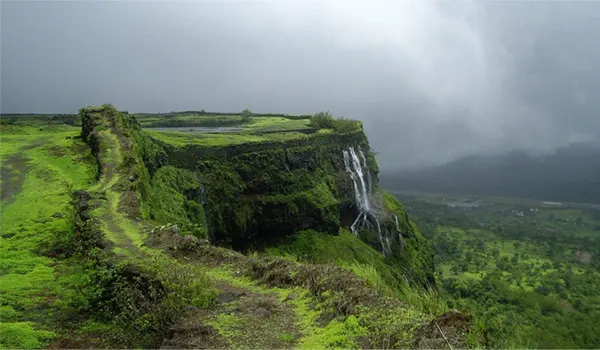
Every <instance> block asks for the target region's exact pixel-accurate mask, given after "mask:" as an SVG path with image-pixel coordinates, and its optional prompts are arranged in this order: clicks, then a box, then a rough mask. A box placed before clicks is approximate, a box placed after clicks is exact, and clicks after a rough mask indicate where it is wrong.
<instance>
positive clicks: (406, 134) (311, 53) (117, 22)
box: [0, 1, 600, 169]
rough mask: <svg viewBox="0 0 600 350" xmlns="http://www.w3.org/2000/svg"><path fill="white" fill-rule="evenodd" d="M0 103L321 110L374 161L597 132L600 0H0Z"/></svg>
mask: <svg viewBox="0 0 600 350" xmlns="http://www.w3.org/2000/svg"><path fill="white" fill-rule="evenodd" d="M0 12H1V22H0V23H1V26H2V28H1V29H2V30H1V61H0V63H1V102H0V103H1V105H0V107H1V109H2V112H3V113H9V112H74V111H76V110H77V108H79V107H81V106H82V105H92V104H101V103H105V102H111V103H113V104H115V105H116V106H118V107H119V108H121V109H127V110H129V111H156V112H160V111H170V110H182V109H206V110H215V111H239V110H242V109H244V108H250V109H251V110H254V111H277V112H286V113H312V112H316V111H320V110H330V111H332V112H333V113H334V114H335V115H340V116H346V117H354V118H358V119H361V120H363V121H364V122H365V128H366V130H367V133H368V135H369V138H370V141H371V144H372V146H373V147H374V149H375V150H376V151H377V152H378V153H379V154H378V157H379V160H380V163H381V166H382V168H383V169H400V168H407V167H413V166H419V165H425V164H432V163H439V162H443V161H447V160H450V159H452V158H455V157H458V156H461V155H464V154H470V153H482V152H501V151H505V150H510V149H516V148H527V149H530V150H535V151H545V150H550V149H552V148H554V147H557V146H561V145H564V144H565V143H567V142H569V141H570V140H573V139H586V138H589V137H594V136H595V137H596V138H600V118H599V116H598V110H600V102H599V101H600V98H599V97H600V96H599V95H600V74H599V73H598V68H597V62H600V45H598V44H597V43H596V42H597V39H596V38H595V36H596V33H600V3H593V2H577V3H575V2H561V3H558V2H466V1H460V2H427V1H400V2H374V1H368V2H335V1H331V2H248V1H245V2H186V3H172V2H145V3H144V2H2V4H1V11H0Z"/></svg>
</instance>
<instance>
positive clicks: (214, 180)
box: [80, 106, 468, 347]
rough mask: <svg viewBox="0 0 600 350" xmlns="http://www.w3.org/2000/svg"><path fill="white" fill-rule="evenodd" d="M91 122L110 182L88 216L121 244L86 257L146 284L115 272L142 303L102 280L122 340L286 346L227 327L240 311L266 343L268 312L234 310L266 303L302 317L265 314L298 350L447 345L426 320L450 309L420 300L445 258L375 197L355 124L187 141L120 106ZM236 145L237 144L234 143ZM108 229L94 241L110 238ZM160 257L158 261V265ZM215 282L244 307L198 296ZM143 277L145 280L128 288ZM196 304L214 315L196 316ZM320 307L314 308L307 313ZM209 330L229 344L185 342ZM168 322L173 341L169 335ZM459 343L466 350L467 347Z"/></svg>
mask: <svg viewBox="0 0 600 350" xmlns="http://www.w3.org/2000/svg"><path fill="white" fill-rule="evenodd" d="M80 115H81V118H82V138H83V139H84V140H85V141H86V142H87V143H88V144H89V145H90V148H91V150H92V153H93V154H94V155H95V157H96V159H97V163H98V174H99V176H98V181H99V183H98V185H96V186H94V187H93V191H91V192H90V194H89V198H90V199H89V202H90V203H94V204H93V206H94V208H97V209H93V210H92V211H90V212H89V213H87V212H86V216H89V217H92V218H98V219H99V220H100V221H101V222H102V221H103V222H104V224H102V223H101V224H100V225H99V226H98V227H99V229H100V230H101V231H103V234H104V237H106V238H105V239H107V240H109V241H110V244H100V243H94V244H87V245H86V246H90V247H93V246H96V247H101V248H102V247H104V248H102V249H103V250H104V251H111V252H112V253H111V254H110V255H109V258H108V260H106V258H101V259H100V261H115V260H117V261H118V260H121V261H124V262H127V266H133V271H132V270H131V268H129V267H128V268H126V269H125V270H123V268H118V269H117V270H116V272H111V273H110V275H111V276H114V275H115V274H116V276H117V278H118V279H117V280H123V279H124V282H120V285H124V286H125V287H121V288H125V291H127V293H131V294H132V295H140V296H141V298H142V300H139V301H138V299H136V298H138V297H136V298H134V299H133V301H131V300H130V299H128V298H130V297H129V296H127V297H126V298H125V299H124V300H122V299H121V298H122V297H121V296H120V294H119V293H121V292H119V291H118V290H117V291H116V292H115V291H114V290H113V288H112V287H111V286H112V283H113V282H110V281H108V282H107V281H106V280H105V279H104V277H103V279H102V280H100V281H99V282H94V281H95V280H94V279H91V281H92V282H93V283H94V285H98V283H100V286H101V288H103V289H102V290H104V291H103V292H102V293H100V295H109V296H111V295H113V294H114V293H117V295H116V296H112V297H110V298H112V299H110V298H109V299H110V300H117V301H116V305H115V306H112V308H113V309H111V310H113V311H111V315H112V316H111V317H117V318H118V319H120V320H125V321H123V322H124V323H123V324H122V325H121V326H120V327H121V328H123V330H126V333H127V334H128V336H130V337H131V340H130V341H131V342H133V343H135V344H146V346H152V344H156V343H155V342H156V341H157V340H156V339H158V338H157V337H160V336H163V337H164V336H167V338H168V339H169V341H168V342H167V343H164V345H168V346H180V347H181V346H192V345H193V346H197V345H198V344H196V343H195V342H197V341H199V339H203V340H202V341H203V342H204V344H209V345H212V346H215V347H219V346H221V347H222V346H226V344H229V345H232V346H233V345H235V344H238V345H240V346H251V345H252V346H267V347H282V346H284V345H286V344H285V343H282V341H281V339H279V340H277V341H276V340H273V341H274V342H273V343H270V344H262V343H261V344H258V343H255V341H256V340H257V339H250V338H243V339H240V338H237V337H235V336H234V337H229V336H228V334H230V332H229V331H228V330H227V329H226V328H227V327H229V325H225V324H222V322H223V320H222V319H221V317H222V316H223V315H232V314H231V312H234V314H236V315H238V314H237V313H240V312H241V314H239V315H238V316H236V317H239V319H238V321H236V324H246V321H248V322H249V323H248V325H247V326H244V328H243V329H242V330H237V331H236V332H242V333H241V334H249V333H248V332H250V333H251V332H254V331H253V330H250V328H252V326H251V325H250V324H252V322H250V321H249V320H250V319H251V318H254V317H256V314H255V311H256V306H252V307H251V309H249V310H250V311H248V313H245V311H244V309H243V308H242V311H240V307H241V306H240V307H238V308H237V309H235V310H233V311H231V310H229V309H228V307H230V306H231V305H234V304H235V305H237V304H236V303H238V302H242V304H243V302H246V301H247V302H249V303H255V302H256V300H263V299H269V300H271V301H269V305H270V306H269V307H266V306H261V307H260V309H261V311H260V312H261V314H264V315H283V314H289V315H290V317H291V318H289V319H281V320H280V321H277V320H278V317H280V316H273V317H270V318H269V317H268V316H265V317H268V322H271V323H269V324H271V325H272V326H273V327H279V326H280V323H281V325H283V326H286V327H287V326H289V327H290V329H296V332H297V333H298V334H300V336H294V337H292V343H297V344H300V345H302V346H308V347H311V346H317V345H318V346H338V347H339V346H342V347H354V346H357V344H358V343H357V342H360V337H361V334H362V336H363V337H364V340H365V341H366V342H367V343H365V344H364V345H361V346H366V347H381V346H385V343H386V342H387V341H393V343H394V344H395V346H398V347H408V346H417V347H419V346H428V345H429V346H431V345H432V344H437V345H436V346H440V344H443V343H439V342H440V341H442V339H443V338H442V337H440V335H439V334H432V331H433V333H435V329H434V328H432V327H433V324H432V323H431V324H429V325H428V324H427V323H428V322H429V321H430V320H431V319H432V317H433V316H435V315H439V313H441V312H442V311H444V309H445V306H442V305H443V303H442V302H441V301H439V299H437V298H436V297H433V296H434V295H435V292H434V291H425V290H424V289H423V287H426V288H428V287H431V286H432V285H434V280H433V277H432V276H433V252H432V250H431V248H430V246H429V244H428V242H427V241H425V240H424V239H423V237H422V236H421V234H420V233H419V231H418V230H417V228H416V227H415V226H414V225H413V224H412V223H411V222H410V220H409V218H408V217H407V215H406V213H405V211H404V208H403V207H402V205H401V203H399V202H398V201H397V200H396V199H395V198H394V197H393V196H391V195H389V194H388V193H387V192H385V191H384V190H383V189H381V188H380V187H379V186H378V176H377V175H378V174H377V171H378V170H377V163H376V161H375V158H374V156H373V154H372V152H371V151H370V148H369V144H368V140H367V138H366V136H365V134H364V132H363V130H362V127H361V126H360V123H354V122H351V123H352V125H355V126H356V127H353V128H352V130H348V129H346V130H345V131H343V132H340V131H339V130H315V131H313V132H310V133H308V132H307V133H294V132H292V133H287V132H286V133H283V134H285V135H271V134H269V135H268V136H264V135H256V134H255V133H244V132H243V131H242V132H239V133H236V134H232V135H228V136H222V135H221V136H217V135H204V134H202V135H197V136H190V135H184V136H182V135H183V134H172V135H167V134H162V133H161V132H160V131H159V132H156V131H152V132H148V131H145V130H143V129H142V128H141V126H140V123H139V122H138V121H137V120H136V117H135V116H132V115H129V114H127V113H119V112H117V111H116V110H115V109H114V108H113V107H112V106H102V107H96V108H87V109H82V111H81V113H80ZM346 125H350V123H346ZM225 137H226V138H228V139H229V140H232V142H229V143H223V142H221V141H222V139H223V138H225ZM195 138H201V140H200V141H198V140H196V139H195ZM211 138H214V139H219V142H213V141H215V140H213V139H211ZM182 139H184V140H186V141H185V142H181V140H182ZM86 205H87V204H86ZM86 210H87V209H86ZM81 226H82V227H85V225H81ZM151 226H154V227H155V228H154V229H151V230H147V227H151ZM95 230H96V231H94V235H93V237H94V239H99V238H98V237H100V236H101V235H99V234H98V232H97V229H95ZM202 241H209V242H210V243H211V244H210V245H209V246H206V245H203V243H201V242H202ZM92 243H93V242H92ZM215 246H223V247H227V248H233V249H234V250H237V251H240V252H244V253H252V254H251V256H254V257H247V256H245V255H242V254H239V253H234V252H233V251H231V250H228V249H222V248H217V247H215ZM91 251H92V252H93V251H94V250H93V249H92V250H91ZM257 252H258V253H257ZM112 254H116V255H117V256H116V257H114V256H113V257H110V256H112ZM256 254H258V258H256V256H257V255H256ZM94 256H96V255H94ZM273 256H282V257H284V259H282V258H280V257H273ZM95 259H98V258H97V257H96V258H95ZM149 259H150V260H151V261H153V263H152V264H150V265H148V266H146V264H147V263H148V261H149ZM157 259H158V263H157V262H156V260H157ZM289 260H292V262H290V261H289ZM111 264H112V262H111V263H109V268H110V269H114V268H113V267H111V266H112V265H111ZM313 264H326V265H313ZM122 265H123V263H121V264H120V265H119V266H122ZM335 265H337V266H335ZM182 269H183V270H182ZM95 270H97V268H96V269H95ZM188 270H189V271H188ZM207 273H208V274H209V275H210V280H212V281H213V282H212V283H216V284H215V285H214V287H212V288H214V290H216V291H217V292H216V293H221V294H223V293H226V294H227V293H233V292H234V294H235V293H238V294H239V295H238V294H236V295H237V296H236V297H234V298H233V299H231V300H234V301H233V303H234V304H231V305H230V302H231V300H230V299H229V298H230V297H227V298H225V297H224V298H225V299H224V300H230V301H221V297H218V298H216V299H215V295H216V294H212V296H211V293H213V292H211V289H210V288H208V287H206V286H202V287H200V286H197V282H198V281H201V283H204V284H206V283H208V282H206V277H205V275H206V274H207ZM119 276H120V277H119ZM131 276H133V277H131ZM182 276H183V277H182ZM185 276H188V277H185ZM247 277H249V278H251V280H252V281H253V282H249V281H247V280H246V279H244V278H247ZM111 278H114V277H111ZM181 278H184V280H181ZM185 278H190V279H189V280H187V279H185ZM140 279H141V280H142V281H145V280H148V282H144V283H143V284H142V285H139V282H135V283H133V282H130V281H139V280H140ZM173 280H175V282H173ZM150 281H154V282H150ZM190 281H196V282H190ZM148 283H154V284H156V285H157V287H156V288H158V290H159V291H160V293H159V294H158V297H156V296H155V297H153V299H150V300H148V297H147V296H145V294H144V293H147V292H148V291H145V289H144V288H145V287H143V285H145V284H148ZM249 283H250V284H249ZM265 285H266V287H265ZM273 287H276V288H284V289H283V290H279V291H277V290H275V291H274V290H272V289H270V288H273ZM139 288H142V289H139ZM207 288H208V289H207ZM263 288H268V289H266V290H264V289H263ZM130 289H133V291H130ZM200 291H201V292H200ZM232 291H233V292H232ZM290 291H293V293H291V294H290V295H295V294H296V293H300V294H299V296H298V300H297V301H290V304H289V305H287V304H286V305H287V306H286V305H284V304H282V301H281V300H284V299H285V300H284V301H289V300H296V299H295V298H296V297H290V296H289V295H288V296H281V298H279V297H277V298H275V299H273V297H272V296H271V295H272V293H274V292H276V293H281V292H285V293H289V292H290ZM198 293H200V294H199V295H198ZM221 294H219V295H221ZM95 295H98V292H96V293H95ZM127 295H130V294H127ZM240 295H250V297H247V298H241V299H240ZM286 295H287V294H286ZM173 298H175V299H173ZM248 298H249V299H248ZM289 298H292V299H289ZM246 299H248V300H246ZM102 300H104V299H102ZM119 300H122V301H119ZM169 300H170V301H169ZM401 300H405V302H407V303H408V304H403V301H401ZM426 300H427V301H426ZM165 301H168V302H167V304H165ZM102 302H104V301H102ZM111 303H113V304H114V303H115V302H111ZM122 303H125V304H126V305H125V307H124V306H123V305H121V304H122ZM214 303H216V304H217V305H220V306H217V307H216V308H215V307H214V305H215V304H214ZM190 304H191V305H202V307H203V308H207V307H208V309H206V311H193V310H196V309H193V308H192V309H190V306H189V305H190ZM309 304H310V305H316V307H317V309H316V310H315V311H310V312H309V311H308V309H307V305H309ZM111 305H112V304H111ZM186 305H187V306H186ZM165 308H166V309H165ZM265 308H266V309H267V311H266V312H265V311H264V310H263V309H265ZM375 309H376V310H378V311H376V312H375V311H373V310H375ZM186 310H187V311H186ZM190 310H192V311H190ZM132 313H133V315H132ZM176 314H177V315H180V316H179V317H176V318H174V316H173V315H176ZM182 315H183V316H182ZM158 316H160V317H159V318H157V317H158ZM214 317H216V318H214ZM247 317H248V320H246V318H247ZM260 317H263V316H260ZM451 317H454V316H451ZM141 320H146V321H144V324H139V321H141ZM174 320H178V321H176V322H175V325H173V322H174ZM190 320H191V321H190ZM199 320H202V322H204V323H203V324H204V325H205V326H206V324H208V325H210V327H213V328H210V327H209V328H210V329H211V330H207V332H209V333H210V334H213V335H215V336H216V337H217V338H218V339H219V340H218V341H217V340H216V339H217V338H215V339H213V338H212V336H211V338H210V339H206V336H207V335H206V334H204V333H202V334H196V335H194V336H193V337H192V338H189V337H188V335H189V333H186V332H187V331H185V330H186V329H188V328H186V327H190V326H189V324H188V322H194V324H196V325H195V326H193V327H194V329H200V328H198V327H199V326H197V322H199ZM318 320H321V321H318ZM317 321H318V322H317ZM120 322H121V321H120ZM320 322H321V323H320ZM460 322H461V323H460V326H459V327H458V328H456V327H454V326H453V325H452V324H450V325H449V326H448V328H447V329H446V332H454V331H453V330H456V329H459V328H460V329H461V330H460V332H464V331H465V329H466V328H465V327H467V326H468V322H466V321H465V322H463V321H460ZM169 325H171V326H172V327H175V328H174V329H172V331H169V333H164V332H165V327H166V326H169ZM203 327H204V326H203ZM206 327H208V326H206ZM223 327H225V328H223ZM298 327H299V328H298ZM455 328H456V329H455ZM144 330H146V331H144ZM283 331H284V330H282V332H283ZM120 332H121V333H123V332H124V331H120ZM256 332H259V330H257V331H256ZM261 332H262V330H261ZM331 332H332V333H331ZM340 332H341V333H340ZM419 332H425V333H426V335H423V334H421V333H419ZM457 332H458V331H457ZM460 332H458V333H455V339H454V340H453V343H454V344H455V345H456V344H458V345H462V346H464V334H463V335H461V334H462V333H460ZM267 333H268V332H267ZM267 333H265V334H264V336H265V337H266V338H269V339H270V338H271V337H272V335H269V334H267ZM425 333H424V334H425ZM186 334H187V335H186ZM134 335H135V336H134ZM223 337H224V338H223ZM331 337H333V338H331ZM336 339H337V340H336ZM423 341H425V342H423ZM429 341H433V343H431V342H429ZM119 344H121V345H123V344H129V343H126V342H125V343H123V342H121V343H119ZM194 344H195V345H194ZM368 344H370V345H368ZM419 344H420V345H419ZM129 345H131V344H129ZM288 345H289V344H288ZM388 345H389V344H388Z"/></svg>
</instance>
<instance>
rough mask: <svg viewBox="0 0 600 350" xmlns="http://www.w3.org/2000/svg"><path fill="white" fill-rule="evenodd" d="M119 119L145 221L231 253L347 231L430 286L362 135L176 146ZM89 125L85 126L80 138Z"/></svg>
mask: <svg viewBox="0 0 600 350" xmlns="http://www.w3.org/2000/svg"><path fill="white" fill-rule="evenodd" d="M120 118H121V120H122V122H120V127H122V128H124V129H126V130H124V132H123V134H124V135H128V138H129V139H131V142H133V147H132V150H133V151H132V154H131V155H125V157H131V159H132V160H131V162H132V163H136V164H137V166H134V167H132V169H136V170H135V172H134V173H132V174H131V179H132V186H133V187H135V188H136V190H137V192H138V193H139V197H140V199H141V207H142V213H144V215H145V216H147V217H148V218H149V219H151V220H153V221H155V222H157V223H167V222H170V223H178V224H180V225H182V226H183V228H184V230H186V229H187V230H190V231H191V232H192V233H194V234H196V235H201V236H204V237H206V238H209V239H210V240H211V241H212V242H213V243H216V244H224V245H227V246H231V247H232V248H234V249H237V250H247V249H260V248H262V247H266V246H273V245H277V244H278V242H280V241H281V240H282V239H284V238H286V237H290V236H294V235H295V234H297V233H298V232H300V231H302V230H307V229H312V230H315V231H318V232H321V233H322V234H330V235H337V234H339V232H340V231H341V230H342V229H347V230H350V229H352V232H353V234H354V235H355V236H356V237H357V238H360V239H361V240H363V241H364V242H366V243H368V244H369V245H371V246H372V247H373V248H374V249H375V250H377V251H379V252H380V253H381V254H383V255H385V258H386V261H388V262H389V264H392V265H394V266H397V267H398V268H399V269H400V270H402V274H400V275H401V276H403V278H404V279H405V280H408V281H411V282H415V283H418V284H427V283H433V252H432V250H431V248H430V246H429V244H428V242H426V241H425V240H424V239H423V237H422V236H421V234H420V233H419V232H418V230H417V229H416V227H415V226H414V225H413V224H412V223H411V222H410V220H409V219H408V217H407V215H406V213H405V212H404V209H403V207H402V205H401V204H400V203H399V202H398V201H397V200H396V199H395V198H393V197H392V196H390V195H389V194H387V193H386V192H385V191H383V190H382V189H380V188H379V185H378V176H377V175H378V168H377V163H376V161H375V158H374V156H373V154H372V152H371V151H370V148H369V144H368V140H367V137H366V135H365V134H364V132H363V131H362V129H359V130H356V131H354V132H349V133H344V134H339V133H316V134H314V135H310V136H308V137H306V138H300V139H294V140H288V141H277V142H261V143H244V144H239V145H227V146H200V145H185V146H178V145H172V144H166V143H164V142H162V141H159V140H156V139H153V138H151V137H149V136H147V135H146V133H144V132H143V131H142V129H141V128H140V126H139V124H138V123H137V122H136V121H135V118H134V117H132V116H129V115H126V114H123V115H121V117H120ZM93 122H94V121H92V120H88V121H86V120H84V121H83V125H84V128H83V131H84V132H83V133H84V134H85V130H86V127H85V125H87V124H93ZM86 136H87V135H84V137H86ZM352 153H354V154H352ZM353 156H356V159H355V161H354V162H353V159H351V158H349V157H353ZM356 161H358V163H357V162H356Z"/></svg>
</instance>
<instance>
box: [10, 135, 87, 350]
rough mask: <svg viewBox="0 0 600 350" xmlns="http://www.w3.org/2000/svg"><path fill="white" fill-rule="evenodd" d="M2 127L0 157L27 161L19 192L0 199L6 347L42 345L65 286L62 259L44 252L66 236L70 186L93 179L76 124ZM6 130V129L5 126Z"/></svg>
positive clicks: (80, 185)
mask: <svg viewBox="0 0 600 350" xmlns="http://www.w3.org/2000/svg"><path fill="white" fill-rule="evenodd" d="M6 131H7V130H6V129H5V128H3V133H2V138H1V141H0V142H1V143H2V147H0V157H2V159H6V158H7V157H10V156H11V155H15V154H20V155H21V156H22V157H24V158H25V159H26V161H27V163H26V166H27V171H26V173H25V178H24V181H23V184H22V187H21V191H20V192H19V193H17V194H16V196H15V197H14V198H12V199H10V200H9V201H3V202H2V203H0V209H1V213H0V221H1V222H2V236H1V238H0V255H1V256H2V259H1V260H0V267H1V271H2V274H1V275H0V307H2V310H3V312H2V313H3V314H4V316H3V317H2V324H1V326H0V327H2V331H1V332H0V333H2V335H3V336H2V337H0V339H3V340H1V341H0V343H1V344H2V346H5V347H40V346H42V345H43V344H44V342H45V341H46V340H48V339H50V338H51V337H52V333H49V332H47V331H44V330H43V329H44V328H46V327H48V323H49V322H50V321H51V320H50V318H51V313H50V312H49V311H46V312H43V311H42V312H41V313H40V310H50V309H51V308H52V307H53V306H54V305H55V302H56V300H57V298H59V297H60V294H61V290H62V288H63V286H62V285H61V275H60V274H58V273H57V270H68V269H63V268H62V267H61V266H60V264H61V262H60V261H56V260H54V259H52V258H49V257H47V256H44V255H43V252H44V250H45V249H47V248H50V247H49V246H48V244H49V242H51V241H52V239H53V237H54V236H55V235H63V234H64V235H68V234H69V232H70V231H71V223H70V221H69V213H70V201H71V196H70V191H71V189H73V188H74V189H77V188H83V187H86V186H88V185H89V184H90V183H91V182H92V181H93V179H94V171H93V168H92V166H91V164H90V163H89V162H88V161H87V160H86V159H85V155H86V152H85V149H86V147H85V146H84V145H83V144H82V142H81V141H80V140H73V139H67V138H66V137H73V136H76V135H77V134H78V133H79V132H78V128H73V127H49V128H42V130H40V129H39V128H32V127H29V128H28V127H20V128H19V130H18V132H17V134H11V133H10V132H6ZM9 131H10V130H9ZM34 319H35V320H36V321H35V322H28V323H24V321H28V320H34Z"/></svg>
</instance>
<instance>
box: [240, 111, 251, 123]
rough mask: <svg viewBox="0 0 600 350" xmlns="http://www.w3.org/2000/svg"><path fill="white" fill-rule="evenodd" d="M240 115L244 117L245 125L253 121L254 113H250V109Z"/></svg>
mask: <svg viewBox="0 0 600 350" xmlns="http://www.w3.org/2000/svg"><path fill="white" fill-rule="evenodd" d="M240 115H241V116H242V121H243V122H244V123H249V122H251V121H252V116H253V115H254V114H253V113H252V112H250V110H249V109H248V108H246V109H244V110H243V111H242V113H240Z"/></svg>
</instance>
